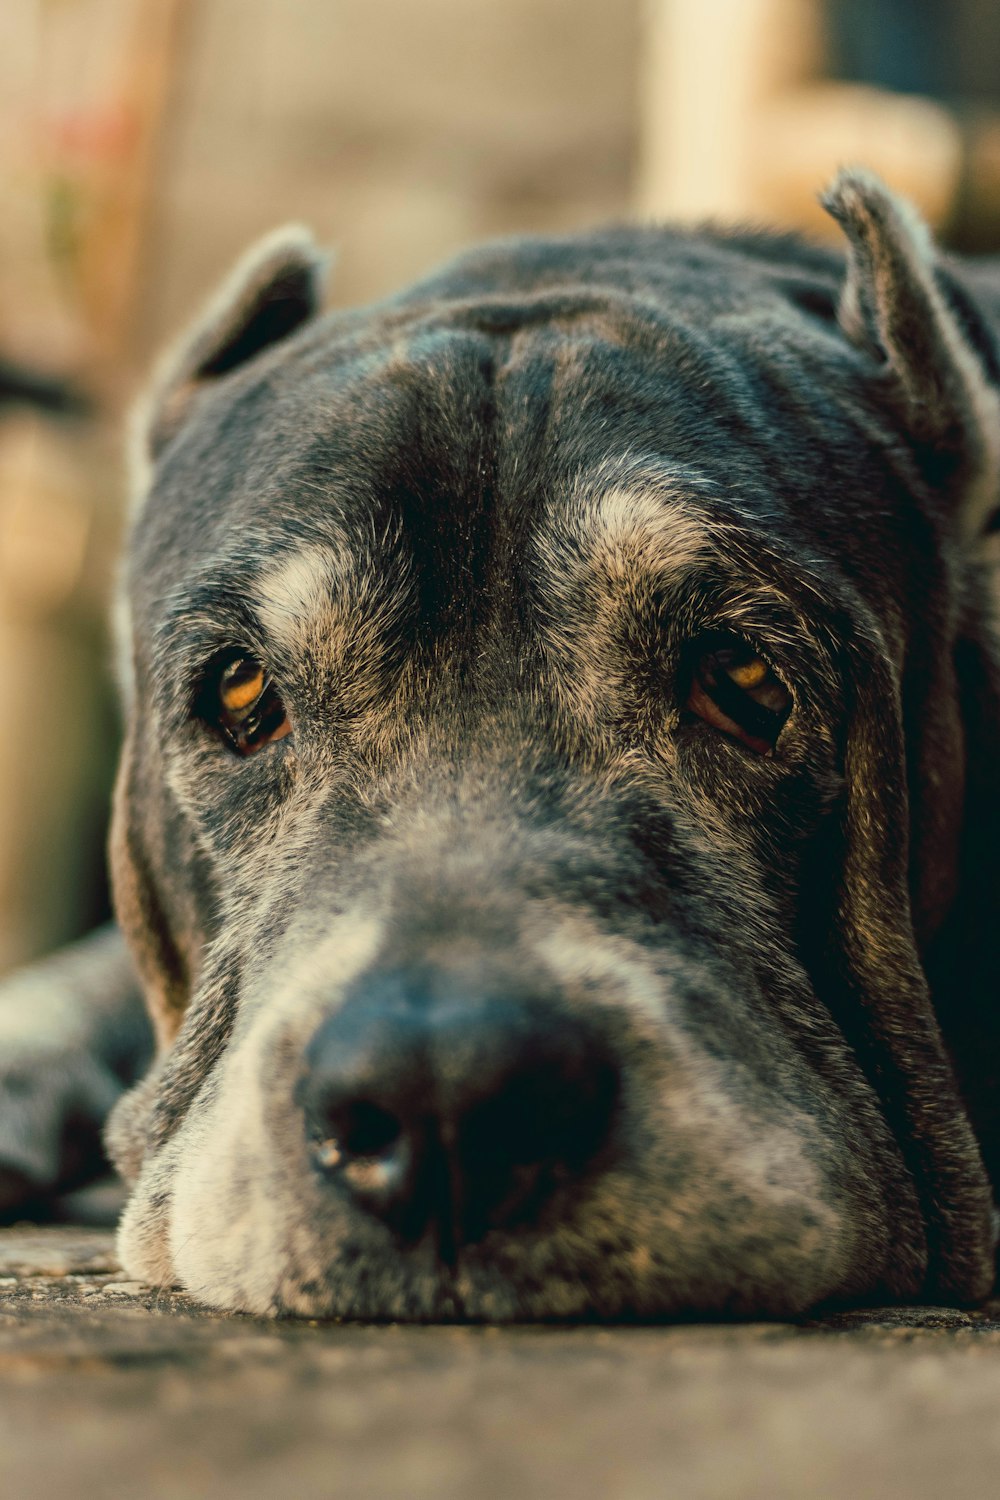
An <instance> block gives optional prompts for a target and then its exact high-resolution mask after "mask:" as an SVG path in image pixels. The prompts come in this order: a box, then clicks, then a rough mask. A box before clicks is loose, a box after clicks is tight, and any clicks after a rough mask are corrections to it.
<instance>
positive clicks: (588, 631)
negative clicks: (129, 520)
mask: <svg viewBox="0 0 1000 1500" xmlns="http://www.w3.org/2000/svg"><path fill="white" fill-rule="evenodd" d="M828 206H829V208H830V211H831V212H832V213H833V215H834V216H835V217H836V218H837V219H838V220H839V221H840V222H841V224H842V225H843V227H844V229H845V231H846V235H847V240H848V254H847V259H846V265H845V264H844V262H842V261H841V259H840V258H839V257H838V256H837V255H836V254H834V253H832V252H831V253H827V252H824V251H819V250H814V249H808V248H806V247H803V246H802V245H800V244H798V243H793V242H790V241H783V240H776V239H771V238H768V237H766V236H751V235H744V236H734V237H727V236H720V235H713V234H692V235H689V234H684V233H676V232H667V231H636V232H629V231H621V232H610V233H607V234H600V235H596V236H589V237H584V238H580V239H574V240H562V241H552V242H544V241H541V242H539V241H526V242H514V243H510V244H505V245H501V246H499V247H495V248H492V249H487V250H485V251H483V252H480V253H477V254H473V255H470V256H468V257H465V258H463V259H461V260H460V261H458V262H457V263H456V264H454V265H453V266H451V267H450V268H448V269H446V270H445V271H444V272H443V273H442V274H441V275H440V276H439V277H437V278H435V279H432V280H430V281H427V282H425V283H423V284H421V285H419V286H418V287H417V288H416V289H414V290H412V291H411V292H409V293H407V294H405V295H403V296H401V297H400V298H398V299H395V300H393V301H390V302H387V303H385V304H383V305H381V306H378V307H376V308H374V309H370V310H368V311H366V312H364V313H353V314H339V315H336V316H333V317H327V318H320V317H319V316H318V303H319V293H318V282H319V276H320V263H319V260H318V257H317V256H316V254H315V252H314V251H313V249H312V248H311V245H310V243H309V241H308V239H307V238H306V237H304V236H302V235H298V234H295V233H289V234H286V235H284V236H279V237H277V238H274V239H272V240H270V241H268V242H267V243H266V244H265V245H264V246H263V247H261V248H260V249H259V250H258V251H257V252H256V253H255V254H254V255H253V256H252V257H251V258H250V259H249V260H248V261H247V262H245V263H244V264H243V265H242V266H241V267H240V268H239V270H238V271H237V273H236V277H235V279H234V281H233V282H232V283H231V284H230V286H229V287H228V288H227V289H226V290H225V292H224V293H223V295H222V298H221V300H219V301H218V302H217V303H216V305H215V306H214V307H213V309H212V310H211V311H210V313H209V314H208V316H207V317H206V318H205V319H204V320H203V322H202V323H201V324H200V325H199V327H198V329H197V330H196V332H195V334H194V335H193V336H192V337H191V338H190V339H189V340H188V342H187V343H186V344H185V345H184V347H183V348H182V350H181V351H180V352H179V353H178V354H176V355H175V356H174V357H173V359H172V360H171V361H170V362H169V363H168V364H167V366H166V367H165V369H164V370H163V372H162V373H161V376H160V378H159V380H158V381H157V383H156V387H155V390H154V393H153V396H152V398H151V401H150V403H149V408H148V411H147V415H146V419H145V422H144V427H143V439H142V441H143V462H144V464H145V466H146V468H147V470H148V473H147V479H146V482H145V484H144V486H143V490H142V493H141V494H140V496H139V499H138V508H137V513H136V516H135V519H134V525H133V534H132V544H131V551H130V555H129V560H128V566H127V577H126V589H125V592H126V594H127V606H126V613H127V615H128V619H129V624H128V625H127V626H126V627H124V628H125V630H126V631H127V632H128V644H127V650H126V652H125V653H124V656H125V659H126V665H125V666H124V667H123V677H124V690H125V697H126V701H127V706H128V719H129V728H128V737H127V745H126V749H125V753H124V759H123V765H122V770H121V775H120V781H119V788H118V794H117V806H116V818H115V830H114V835H113V865H114V875H115V884H116V894H117V902H118V909H119V914H120V919H121V922H122V924H123V926H124V928H125V931H126V932H127V934H128V936H129V938H130V941H131V943H132V946H133V949H134V952H135V954H136V957H137V961H138V964H139V967H140V970H141V972H142V974H143V978H144V981H145V985H146V988H147V992H148V995H149V1000H150V1005H151V1009H152V1013H153V1017H154V1021H155V1024H156V1027H157V1031H158V1036H159V1042H160V1055H159V1059H158V1062H157V1064H156V1066H155V1067H154V1069H153V1071H152V1073H151V1075H150V1077H149V1078H148V1079H147V1080H146V1081H145V1082H144V1083H143V1084H142V1085H141V1086H140V1087H139V1088H138V1089H137V1090H135V1091H134V1092H133V1094H132V1095H130V1096H129V1097H128V1098H127V1099H126V1101H125V1102H124V1104H123V1105H122V1106H121V1107H120V1108H119V1110H118V1113H117V1115H116V1117H115V1120H114V1123H113V1127H112V1130H111V1140H112V1144H113V1147H114V1150H115V1153H116V1156H117V1158H118V1160H119V1162H120V1164H121V1165H122V1167H123V1169H124V1170H125V1172H126V1174H127V1175H128V1176H130V1177H131V1178H132V1179H133V1188H132V1197H131V1201H130V1204H129V1207H128V1210H127V1213H126V1218H125V1221H124V1226H123V1233H122V1245H123V1253H124V1257H125V1261H126V1264H127V1266H128V1268H129V1269H130V1271H131V1272H132V1273H133V1274H135V1275H138V1276H143V1277H146V1278H148V1279H153V1280H161V1279H167V1280H179V1281H181V1282H182V1283H183V1284H184V1285H185V1286H186V1287H188V1288H189V1289H190V1290H191V1291H192V1292H194V1293H195V1294H197V1295H199V1296H201V1297H203V1298H205V1299H207V1300H208V1301H210V1302H212V1303H215V1304H217V1305H220V1306H224V1307H233V1308H248V1309H252V1310H254V1311H278V1312H286V1311H287V1312H294V1313H302V1314H308V1315H344V1316H365V1317H373V1316H374V1317H391V1318H400V1317H420V1318H429V1317H448V1316H458V1317H472V1318H490V1319H510V1318H521V1317H580V1316H585V1315H593V1314H597V1315H601V1316H619V1315H629V1314H632V1315H643V1316H648V1315H656V1314H676V1313H678V1312H681V1311H706V1312H707V1311H721V1312H731V1313H762V1312H766V1313H794V1312H796V1311H799V1310H802V1309H804V1308H806V1307H809V1306H812V1305H815V1304H816V1303H817V1302H820V1301H823V1300H826V1299H831V1298H849V1297H860V1296H870V1295H881V1296H884V1297H894V1298H904V1297H912V1296H916V1295H918V1294H922V1295H940V1296H949V1297H958V1298H963V1299H972V1298H976V1297H979V1296H982V1295H983V1294H984V1293H985V1291H986V1289H987V1287H988V1285H989V1284H990V1280H991V1276H992V1266H991V1257H992V1250H993V1231H992V1221H991V1210H990V1192H989V1185H988V1180H987V1175H986V1171H985V1169H984V1165H983V1160H982V1156H981V1153H980V1150H979V1148H978V1146H977V1142H976V1138H975V1133H974V1129H973V1125H972V1122H971V1120H970V1111H973V1105H971V1104H970V1103H969V1093H968V1091H967V1096H966V1097H965V1098H964V1099H963V1097H962V1095H961V1094H960V1092H959V1085H958V1084H957V1083H956V1078H955V1073H954V1069H953V1060H954V1059H953V1058H952V1057H950V1056H949V1048H951V1049H952V1050H953V1051H954V1053H955V1057H956V1058H957V1060H958V1062H959V1065H960V1066H965V1063H963V1058H964V1059H965V1060H966V1062H967V1060H968V1057H970V1056H971V1057H973V1058H974V1055H975V1053H976V1050H977V1048H978V1047H981V1046H982V1045H984V1044H983V1043H982V1039H981V1038H977V1034H976V1026H977V1024H978V1020H977V1015H978V1013H977V1012H976V1008H975V1007H976V1004H977V1003H978V1002H976V1001H975V999H974V994H975V982H974V976H973V977H969V972H970V971H969V970H968V966H967V965H965V958H964V957H963V954H964V953H965V950H966V949H967V947H968V933H967V931H966V928H967V926H968V912H969V911H971V910H972V906H971V905H970V904H969V903H970V902H971V901H972V897H971V895H970V896H968V898H967V899H966V896H960V886H961V882H962V869H963V864H967V863H969V862H970V860H971V859H972V858H973V855H972V854H970V849H971V848H972V843H970V838H969V836H968V835H967V834H966V833H964V832H963V829H968V827H969V826H970V819H971V822H972V823H975V824H977V826H983V827H986V826H989V825H988V813H987V811H986V809H985V806H984V807H983V808H982V810H981V811H980V809H979V808H977V807H973V808H972V809H971V813H970V811H969V803H970V800H971V791H970V788H975V787H978V788H979V791H978V792H977V793H976V795H977V796H980V795H981V796H983V797H987V798H989V797H991V796H992V790H991V788H990V787H989V782H990V779H991V778H990V777H989V776H988V775H986V774H983V773H981V772H977V770H976V759H975V755H973V754H971V753H970V749H969V743H968V742H969V741H970V740H978V739H982V737H983V736H984V735H985V734H987V733H988V730H989V726H988V725H986V724H984V722H982V721H983V714H984V713H987V716H988V711H989V710H988V705H989V704H990V703H991V702H992V698H991V695H990V691H989V687H988V683H989V677H990V671H991V669H990V667H989V661H988V658H987V653H986V650H985V647H984V645H983V640H984V638H985V632H986V626H985V623H984V618H985V606H984V604H983V602H982V600H983V590H982V585H981V582H980V577H979V569H980V563H979V561H978V557H979V548H978V541H979V537H980V535H981V534H982V533H983V532H984V531H985V529H986V528H987V525H988V522H989V518H990V515H991V513H992V511H993V509H994V507H995V506H996V503H997V445H998V441H1000V424H998V407H997V401H996V398H995V395H994V392H993V386H992V384H991V381H990V378H989V372H988V369H987V366H988V365H989V364H990V361H991V359H992V356H991V354H990V347H991V346H990V344H989V339H988V336H987V334H986V333H985V331H984V329H983V327H982V326H981V324H980V322H979V320H978V316H977V314H976V313H975V312H974V310H973V307H972V303H971V301H970V299H969V298H968V296H967V295H966V294H965V293H964V292H963V291H961V290H960V288H959V287H958V285H957V284H956V283H955V282H954V280H953V279H952V278H951V277H950V275H949V273H947V272H946V271H945V270H943V269H942V268H941V267H940V266H938V265H937V264H936V263H935V259H934V256H933V252H932V250H931V247H930V245H929V242H928V241H927V239H926V236H925V234H924V232H923V230H922V228H921V226H919V225H917V224H915V223H913V222H912V221H911V219H910V217H909V215H908V213H907V211H906V210H905V209H904V208H903V207H901V206H900V205H899V204H898V203H897V202H896V201H895V200H893V199H892V198H891V197H890V196H889V194H888V193H887V192H886V191H885V190H884V189H883V188H882V187H881V186H880V185H879V184H877V183H875V182H873V181H871V180H869V179H866V178H865V177H863V176H861V175H860V174H853V175H847V176H844V177H842V178H841V179H840V180H839V182H838V184H837V185H836V186H835V188H834V190H833V191H832V193H831V195H830V197H829V200H828ZM963 653H964V655H963ZM963 661H964V662H965V666H964V667H963V666H962V662H963ZM967 678H969V679H975V685H974V686H973V687H971V688H965V687H964V686H963V683H964V682H965V681H966V679H967ZM983 704H986V705H987V709H983V707H982V705H983ZM975 705H979V707H977V708H976V709H975V712H976V714H978V719H977V723H976V725H974V726H973V727H971V728H970V727H969V726H970V716H972V715H973V707H974V706H975ZM973 748H974V747H973ZM984 878H985V877H984ZM980 883H981V884H982V882H980ZM963 922H964V923H965V927H963ZM963 965H965V966H963ZM929 966H932V967H934V968H935V972H937V974H938V976H939V984H940V993H941V995H943V996H944V997H945V999H944V1000H943V1001H939V996H938V991H937V989H936V990H935V1001H938V1002H939V1014H938V1015H937V1016H936V1015H935V1010H934V1007H933V1005H932V1001H931V998H930V993H929V986H928V978H927V975H928V968H929ZM981 967H982V968H984V969H985V968H986V965H981ZM942 1006H944V1008H945V1009H947V1010H948V1012H949V1015H950V1016H953V1018H954V1020H953V1030H954V1032H955V1037H956V1038H957V1040H956V1039H953V1038H952V1037H951V1036H950V1035H949V1036H948V1038H947V1039H945V1038H944V1037H943V1036H942V1026H943V1025H946V1024H952V1023H946V1021H945V1019H944V1018H943V1017H942V1016H941V1015H940V1010H941V1007H942ZM963 1037H964V1038H965V1041H964V1042H963V1040H962V1039H963ZM969 1038H971V1039H972V1043H971V1045H968V1043H969ZM963 1046H964V1047H965V1051H964V1052H962V1047H963ZM960 1053H961V1055H959V1054H960ZM966 1071H970V1068H966ZM971 1071H972V1072H975V1068H974V1066H971ZM973 1092H974V1090H973Z"/></svg>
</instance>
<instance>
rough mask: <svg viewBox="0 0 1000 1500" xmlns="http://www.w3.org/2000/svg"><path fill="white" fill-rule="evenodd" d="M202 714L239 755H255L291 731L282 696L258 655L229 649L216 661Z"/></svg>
mask: <svg viewBox="0 0 1000 1500" xmlns="http://www.w3.org/2000/svg"><path fill="white" fill-rule="evenodd" d="M200 709H201V716H202V718H204V719H205V720H206V722H208V723H209V724H211V725H212V726H213V727H214V728H216V729H218V730H219V731H220V732H221V733H222V734H223V735H224V736H225V738H226V740H227V741H228V743H229V745H230V746H231V747H232V749H233V750H235V751H236V753H237V755H253V754H254V752H255V751H257V750H263V748H264V746H265V745H271V744H274V742H275V741H276V740H282V739H284V738H285V736H286V735H288V734H291V732H292V725H291V721H290V720H289V717H288V713H287V711H286V709H285V705H284V703H283V702H282V700H281V695H280V694H279V692H278V691H277V689H276V688H275V686H274V683H273V682H272V681H271V679H270V677H269V676H268V673H267V669H266V668H265V667H264V665H263V663H262V662H260V661H259V660H258V659H257V657H255V656H252V655H250V654H249V653H248V652H228V653H226V654H225V655H224V656H222V657H221V658H220V659H219V660H218V661H217V662H216V664H215V668H214V670H213V671H211V672H210V673H209V676H208V680H207V681H206V684H205V687H204V689H203V691H202V694H201V704H200Z"/></svg>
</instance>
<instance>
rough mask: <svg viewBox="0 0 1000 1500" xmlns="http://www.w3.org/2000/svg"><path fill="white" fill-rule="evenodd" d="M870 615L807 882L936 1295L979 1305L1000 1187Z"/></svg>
mask: <svg viewBox="0 0 1000 1500" xmlns="http://www.w3.org/2000/svg"><path fill="white" fill-rule="evenodd" d="M867 614H868V611H867V610H866V609H865V607H864V606H863V605H860V604H859V605H858V606H857V609H856V618H857V620H858V623H859V626H860V628H859V630H858V633H857V634H856V635H855V638H854V641H853V643H852V645H851V646H850V648H849V651H848V656H847V659H846V662H845V665H846V667H847V672H848V679H849V682H850V684H851V686H850V694H851V697H852V699H853V706H852V711H851V714H850V724H849V730H848V735H847V740H846V745H845V755H844V762H845V763H844V780H845V796H844V801H843V808H842V818H841V819H832V820H831V821H830V824H829V825H828V829H827V833H828V836H829V837H830V839H831V840H834V841H835V842H836V847H828V846H826V845H825V844H822V842H821V843H820V845H819V846H818V847H817V851H816V856H815V857H816V861H817V862H816V865H815V875H811V876H810V878H809V880H808V882H807V888H808V890H809V892H810V895H809V897H808V898H807V899H808V900H809V901H812V900H813V899H816V901H817V905H816V908H815V921H816V923H817V928H818V929H819V930H823V929H824V928H825V929H826V938H825V951H824V952H820V953H818V954H817V955H816V960H817V961H816V962H815V963H814V964H813V965H812V968H813V971H814V973H815V974H816V976H817V979H816V983H817V988H818V992H819V993H820V995H821V996H822V998H823V999H824V1001H825V1002H826V1004H827V1005H828V1006H829V1008H830V1010H831V1012H832V1013H833V1014H834V1016H835V1018H836V1020H837V1022H838V1025H839V1026H840V1029H841V1030H842V1032H843V1033H844V1035H845V1036H846V1037H847V1038H848V1040H849V1041H850V1043H851V1046H852V1050H853V1052H854V1054H855V1056H856V1057H857V1059H858V1061H859V1063H860V1064H861V1066H862V1068H863V1070H864V1072H865V1074H866V1076H867V1078H868V1081H869V1083H870V1084H871V1086H872V1087H873V1088H874V1089H875V1091H876V1092H877V1094H878V1096H879V1098H880V1100H881V1103H882V1108H883V1110H884V1112H885V1115H886V1118H887V1119H888V1121H889V1123H890V1126H891V1127H892V1130H893V1134H894V1136H895V1138H896V1140H897V1141H898V1142H899V1145H900V1150H901V1152H902V1154H903V1158H904V1160H905V1162H906V1165H907V1168H908V1169H909V1171H910V1173H911V1176H912V1179H913V1182H914V1185H915V1186H916V1188H917V1191H918V1194H919V1197H920V1200H921V1203H922V1207H923V1212H924V1218H925V1223H926V1227H927V1249H928V1265H927V1280H926V1283H925V1286H924V1289H923V1294H924V1295H925V1296H930V1297H933V1298H935V1299H937V1298H941V1299H944V1300H948V1301H958V1302H962V1303H974V1302H976V1301H977V1300H979V1299H981V1298H982V1297H983V1296H985V1295H986V1293H987V1292H988V1290H989V1288H990V1286H991V1285H992V1282H993V1276H994V1267H993V1249H994V1243H995V1235H994V1229H993V1220H992V1214H991V1208H992V1192H991V1188H990V1184H989V1179H988V1177H987V1174H986V1171H985V1168H984V1164H983V1159H982V1156H981V1153H980V1150H979V1146H978V1143H977V1141H976V1138H975V1135H974V1133H973V1129H972V1126H971V1124H970V1121H969V1117H968V1114H967V1111H966V1108H965V1105H964V1103H963V1100H962V1097H961V1095H960V1092H959V1087H958V1083H957V1080H956V1076H955V1072H954V1069H953V1065H952V1059H951V1058H950V1057H949V1054H948V1050H947V1047H946V1045H945V1041H944V1038H943V1036H942V1031H941V1026H940V1024H939V1020H938V1017H937V1016H936V1014H935V1010H934V1006H933V1004H932V999H931V994H930V989H929V985H928V981H927V976H926V973H925V971H924V968H923V965H922V963H921V959H920V955H919V952H918V949H917V944H916V941H915V936H914V921H913V908H912V899H911V892H910V873H911V871H910V857H911V852H912V843H911V837H910V795H911V789H910V788H909V787H908V784H907V781H908V778H907V756H906V750H905V734H904V712H903V693H902V685H901V681H900V674H899V672H898V671H897V669H896V666H895V664H894V661H893V651H892V650H891V649H890V647H889V645H888V643H887V642H886V641H885V639H884V638H883V634H882V631H881V629H880V627H879V625H878V623H877V621H876V620H875V618H874V617H873V616H872V615H868V618H867V620H865V618H864V617H865V615H867ZM817 875H818V879H816V876H817ZM828 879H829V880H832V882H833V885H832V888H831V887H830V886H828V885H827V884H826V881H827V880H828ZM814 881H815V883H814ZM806 920H807V924H809V923H811V921H812V920H813V918H812V917H807V919H806ZM808 941H809V940H808V938H807V942H808Z"/></svg>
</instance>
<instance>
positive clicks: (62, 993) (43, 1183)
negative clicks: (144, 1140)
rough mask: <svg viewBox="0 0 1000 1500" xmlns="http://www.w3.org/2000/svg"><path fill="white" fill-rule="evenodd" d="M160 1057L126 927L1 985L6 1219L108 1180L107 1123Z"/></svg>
mask: <svg viewBox="0 0 1000 1500" xmlns="http://www.w3.org/2000/svg"><path fill="white" fill-rule="evenodd" d="M151 1049H152V1036H151V1031H150V1027H149V1022H148V1020H147V1018H146V1014H145V1010H144V1007H143V1003H142V999H141V995H140V991H139V986H138V982H137V980H136V977H135V971H134V969H133V967H132V964H131V960H130V959H129V956H128V953H127V952H126V949H125V944H124V942H123V940H122V938H121V935H120V934H119V932H118V931H117V929H116V928H113V927H106V928H102V929H101V930H100V931H99V932H96V933H93V934H92V935H91V936H90V937H88V938H84V939H83V940H82V941H81V942H79V943H75V944H73V945H72V946H71V947H69V948H64V949H62V950H60V952H58V953H56V954H54V955H53V956H52V957H51V958H47V959H43V960H42V961H41V962H39V963H37V964H34V965H32V966H31V967H30V968H27V969H23V970H21V971H20V972H19V973H17V974H14V975H12V976H11V977H10V978H9V979H7V980H5V981H4V983H3V984H0V1217H4V1216H9V1215H10V1213H11V1212H12V1211H13V1210H14V1209H15V1208H17V1207H18V1205H21V1204H26V1203H29V1202H32V1203H33V1202H36V1201H37V1200H39V1199H44V1198H46V1197H48V1196H50V1195H52V1194H53V1193H55V1192H57V1191H58V1190H60V1189H62V1188H64V1187H68V1186H73V1185H76V1184H79V1183H81V1182H83V1181H85V1180H86V1179H87V1178H89V1177H92V1176H95V1175H97V1174H98V1173H99V1172H100V1170H101V1167H102V1165H103V1163H104V1156H103V1153H102V1150H101V1129H102V1127H103V1125H104V1121H105V1120H106V1118H107V1116H108V1112H109V1111H110V1109H111V1107H112V1105H113V1104H114V1103H115V1100H116V1099H117V1098H118V1096H119V1094H121V1092H122V1090H123V1089H124V1088H126V1087H127V1086H128V1085H129V1084H130V1083H132V1082H134V1081H135V1079H136V1078H137V1077H138V1075H139V1072H140V1071H141V1069H142V1067H143V1066H144V1064H145V1062H146V1060H147V1059H148V1057H149V1055H150V1052H151Z"/></svg>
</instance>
